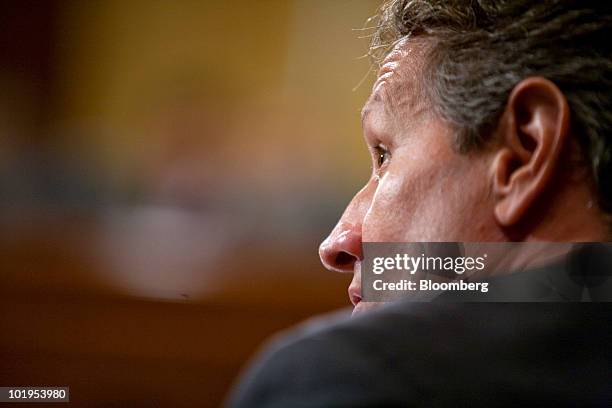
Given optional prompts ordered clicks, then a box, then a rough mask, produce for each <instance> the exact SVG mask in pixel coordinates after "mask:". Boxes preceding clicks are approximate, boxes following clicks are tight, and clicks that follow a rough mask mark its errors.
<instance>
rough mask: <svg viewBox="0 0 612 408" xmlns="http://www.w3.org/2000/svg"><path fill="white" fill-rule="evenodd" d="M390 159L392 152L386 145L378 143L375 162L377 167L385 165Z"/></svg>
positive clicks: (375, 150) (375, 149)
mask: <svg viewBox="0 0 612 408" xmlns="http://www.w3.org/2000/svg"><path fill="white" fill-rule="evenodd" d="M389 159H391V152H389V150H388V149H387V148H386V147H385V146H383V145H378V146H376V147H375V148H374V163H375V166H376V169H380V168H382V167H384V165H385V164H386V163H388V162H389Z"/></svg>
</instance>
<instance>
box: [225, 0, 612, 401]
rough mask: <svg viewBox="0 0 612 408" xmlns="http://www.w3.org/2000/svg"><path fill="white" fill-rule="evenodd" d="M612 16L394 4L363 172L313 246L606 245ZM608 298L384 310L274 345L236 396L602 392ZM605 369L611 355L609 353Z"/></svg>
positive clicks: (328, 256) (488, 4)
mask: <svg viewBox="0 0 612 408" xmlns="http://www.w3.org/2000/svg"><path fill="white" fill-rule="evenodd" d="M610 11H612V10H611V9H610V6H609V5H607V4H606V3H605V2H600V1H560V0H558V1H543V2H532V1H520V0H514V1H513V0H508V1H486V0H481V1H471V0H463V1H461V0H451V1H448V0H446V1H444V0H439V1H437V0H412V1H410V0H394V1H388V2H385V3H384V4H383V6H382V7H381V9H380V11H379V15H378V18H377V19H376V28H375V33H374V35H373V39H372V44H371V51H372V54H373V55H374V56H375V57H376V58H378V59H377V60H378V61H379V62H380V69H379V70H378V75H377V78H376V81H375V83H374V86H373V89H372V93H371V95H370V97H369V99H368V100H367V102H366V104H365V106H364V108H363V112H362V118H361V119H362V124H363V133H364V138H365V142H366V145H367V146H368V149H369V151H370V152H371V155H372V174H371V177H370V179H369V180H368V181H367V183H366V184H365V186H364V187H363V188H362V189H361V190H360V191H359V192H358V193H357V194H356V195H355V197H354V198H353V200H352V201H351V202H350V204H349V205H348V206H347V208H346V210H345V212H344V214H343V215H342V217H341V219H340V220H339V222H338V224H337V225H336V227H335V228H334V229H333V231H332V232H331V234H330V235H329V237H328V238H326V239H325V241H324V242H323V243H322V244H321V247H320V256H321V260H322V262H323V264H324V265H325V266H326V268H327V269H330V270H333V271H337V272H346V273H352V274H353V281H352V283H351V285H350V287H349V298H350V301H351V302H352V303H353V305H354V306H355V313H356V314H359V312H362V311H365V310H366V309H368V308H370V307H373V306H375V304H373V303H366V302H362V295H361V287H360V285H361V276H360V275H361V267H362V266H361V262H362V260H363V251H362V248H363V243H364V242H447V241H450V242H455V241H456V242H508V241H521V242H599V241H609V240H610V227H611V224H610V222H611V221H610V211H611V210H612V182H611V180H610V175H612V167H611V166H612V42H611V41H610V37H611V36H612V13H610ZM608 316H609V313H608V311H607V310H606V308H605V305H590V306H588V307H586V306H582V305H561V304H553V305H543V304H460V303H458V304H453V305H434V304H429V303H425V304H418V305H415V304H412V303H402V302H400V303H397V304H393V305H386V306H385V307H383V308H380V309H379V310H376V311H372V312H371V313H367V314H364V315H363V316H361V317H356V318H355V319H352V320H343V319H341V320H340V321H339V322H332V323H329V324H325V325H322V326H317V327H314V328H313V327H307V328H305V329H302V330H303V331H302V332H294V333H293V335H292V336H291V337H289V338H286V339H285V340H283V341H281V342H280V343H277V344H276V346H273V347H272V348H271V349H269V351H268V352H267V353H266V354H264V356H263V357H262V358H261V359H260V360H259V361H258V363H257V364H255V365H254V366H253V367H252V368H251V370H250V371H249V373H248V374H247V375H246V377H245V379H244V380H243V382H242V383H241V384H240V386H239V387H238V389H237V390H236V393H235V394H234V396H233V398H232V400H231V404H232V405H235V406H379V405H398V406H406V405H424V406H431V405H456V404H463V405H509V404H513V403H514V404H518V403H525V402H532V403H542V402H549V403H550V402H552V403H557V404H561V405H574V404H578V403H580V404H583V405H594V406H599V405H602V406H603V405H604V404H607V403H610V402H611V401H612V388H611V386H610V382H609V379H610V378H611V375H612V371H611V370H610V368H609V361H611V360H610V357H612V355H611V354H612V353H610V351H609V349H610V348H609V344H610V341H611V340H612V334H611V332H610V329H609V323H608V320H609V319H608ZM604 362H605V363H604Z"/></svg>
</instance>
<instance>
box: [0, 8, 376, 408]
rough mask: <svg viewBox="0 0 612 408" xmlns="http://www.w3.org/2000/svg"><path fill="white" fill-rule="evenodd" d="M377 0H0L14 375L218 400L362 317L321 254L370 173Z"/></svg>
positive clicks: (129, 394)
mask: <svg viewBox="0 0 612 408" xmlns="http://www.w3.org/2000/svg"><path fill="white" fill-rule="evenodd" d="M378 5H379V2H378V1H370V0H364V1H357V0H352V1H351V0H333V1H329V0H319V1H315V0H295V1H257V2H253V1H233V2H224V1H195V0H182V1H170V0H163V1H162V0H154V1H141V0H138V1H136V0H134V1H118V0H106V1H101V0H97V1H94V0H92V1H68V0H66V1H60V0H49V1H46V2H36V1H17V0H15V1H2V2H0V88H1V89H2V92H0V231H2V232H1V233H0V251H1V252H0V255H2V260H1V261H0V265H1V266H0V269H1V272H2V285H1V287H0V290H1V294H2V313H1V319H0V324H1V326H0V330H1V331H2V333H3V335H2V337H1V338H0V352H1V353H2V356H3V360H4V363H3V364H2V367H1V368H0V370H1V371H0V379H1V381H0V382H1V383H2V384H1V385H6V386H8V385H43V384H44V385H58V386H60V385H69V386H71V399H72V401H73V402H75V403H77V404H79V403H80V404H83V405H87V406H97V405H99V406H108V404H112V403H116V402H119V401H122V402H126V401H128V402H131V403H132V404H135V405H138V406H141V405H155V406H159V405H167V406H175V407H178V406H192V405H199V406H202V405H204V406H216V405H218V404H219V403H220V401H221V400H222V398H223V396H224V395H225V394H226V392H227V389H228V387H229V385H230V384H231V382H232V381H233V379H234V378H235V376H236V374H237V373H238V370H239V369H240V367H241V366H243V364H245V362H246V359H247V358H248V356H250V355H251V354H252V353H253V352H254V351H255V350H256V349H257V347H258V346H259V345H260V344H261V342H262V341H263V340H264V339H265V338H267V337H269V336H270V335H271V334H272V333H274V332H276V331H277V330H279V329H283V328H286V327H289V326H291V325H292V324H294V323H296V322H298V321H300V320H302V319H304V318H305V317H308V316H312V315H314V314H317V313H321V312H325V311H330V310H334V309H337V308H339V307H343V306H348V298H347V295H346V287H347V285H348V282H349V281H350V276H335V275H334V274H332V273H330V272H327V271H325V270H324V269H323V268H322V266H321V265H320V263H319V260H318V255H317V247H318V244H319V243H320V241H321V240H322V239H323V238H324V237H325V235H326V234H327V233H328V232H329V230H331V228H332V227H333V225H334V223H335V221H336V220H337V219H338V217H339V215H340V214H341V212H342V209H343V208H344V206H345V205H346V204H347V203H348V201H349V200H350V198H351V197H352V195H353V194H354V192H355V191H356V190H357V189H358V188H359V186H360V184H362V183H363V182H364V181H365V180H366V178H367V177H368V174H369V171H370V168H369V166H370V164H369V158H368V154H367V151H366V149H365V146H364V144H363V142H362V139H361V129H360V122H359V111H360V108H361V106H362V105H363V103H364V101H365V99H366V97H367V95H368V93H369V90H370V86H371V82H372V79H373V75H372V74H371V73H370V72H369V71H370V60H369V59H368V58H363V57H362V56H363V55H364V54H366V52H367V40H366V39H360V38H359V37H360V36H362V35H364V34H366V33H364V32H363V31H361V30H359V29H361V28H362V27H363V26H364V24H365V21H366V19H367V18H368V17H369V16H371V15H373V14H374V13H375V11H376V8H377V7H378ZM196 391H197V392H196ZM203 396H205V398H203Z"/></svg>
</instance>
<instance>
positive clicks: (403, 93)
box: [374, 39, 426, 125]
mask: <svg viewBox="0 0 612 408" xmlns="http://www.w3.org/2000/svg"><path fill="white" fill-rule="evenodd" d="M412 45H415V46H414V47H413V46H412ZM425 49H426V47H423V46H422V44H421V42H416V43H415V42H414V41H412V43H409V42H408V40H407V39H406V40H405V41H400V42H399V43H398V44H397V45H396V46H395V48H394V49H393V50H392V51H391V52H390V53H389V54H388V55H387V57H386V58H385V60H384V61H383V63H382V65H381V68H380V71H379V77H378V80H377V81H376V83H375V85H374V95H378V98H379V99H380V100H382V103H383V106H384V110H385V113H386V114H387V115H388V116H389V117H391V118H392V120H393V123H394V124H396V125H400V124H401V122H402V119H404V118H405V116H406V115H410V116H415V115H417V114H419V113H421V112H422V111H424V106H423V104H422V100H421V99H422V98H421V97H420V95H421V92H420V82H419V81H420V79H419V72H420V69H422V63H423V61H422V59H423V58H424V52H422V51H424V50H425ZM411 57H412V58H411Z"/></svg>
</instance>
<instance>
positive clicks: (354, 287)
mask: <svg viewBox="0 0 612 408" xmlns="http://www.w3.org/2000/svg"><path fill="white" fill-rule="evenodd" d="M348 295H349V300H350V301H351V303H352V304H353V306H357V305H358V304H359V302H361V262H355V266H354V269H353V280H352V281H351V284H350V285H349V287H348Z"/></svg>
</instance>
